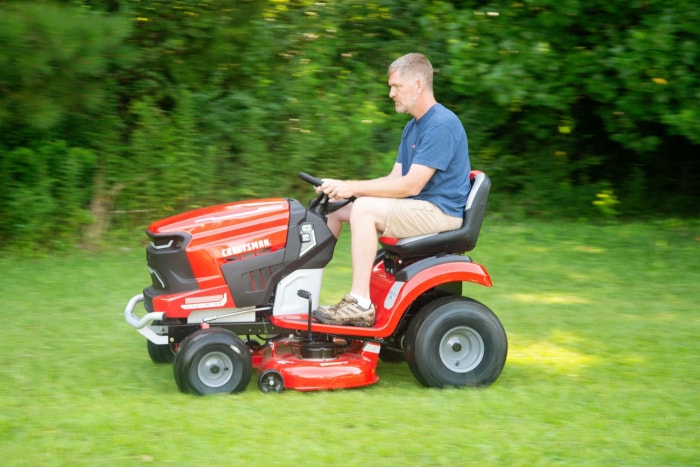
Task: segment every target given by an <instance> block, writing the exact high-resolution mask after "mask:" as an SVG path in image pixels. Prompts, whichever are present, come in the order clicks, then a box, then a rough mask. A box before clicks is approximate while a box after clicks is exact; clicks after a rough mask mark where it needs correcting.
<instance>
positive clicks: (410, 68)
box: [387, 53, 433, 92]
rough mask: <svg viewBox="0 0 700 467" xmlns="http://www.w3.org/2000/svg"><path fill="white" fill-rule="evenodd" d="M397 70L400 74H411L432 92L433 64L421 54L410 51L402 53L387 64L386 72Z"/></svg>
mask: <svg viewBox="0 0 700 467" xmlns="http://www.w3.org/2000/svg"><path fill="white" fill-rule="evenodd" d="M395 71H398V72H399V73H401V76H411V77H414V78H418V79H420V80H421V81H423V84H425V87H426V88H428V89H429V90H430V92H433V66H432V65H431V64H430V60H428V59H427V57H426V56H425V55H423V54H419V53H410V54H406V55H403V56H401V57H399V58H397V59H396V60H394V62H393V63H392V64H391V65H389V69H388V70H387V74H388V75H390V74H392V73H393V72H395Z"/></svg>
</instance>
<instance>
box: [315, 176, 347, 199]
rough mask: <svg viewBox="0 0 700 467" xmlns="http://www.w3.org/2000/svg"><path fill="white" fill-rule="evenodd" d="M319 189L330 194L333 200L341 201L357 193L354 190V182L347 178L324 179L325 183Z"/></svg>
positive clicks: (329, 196)
mask: <svg viewBox="0 0 700 467" xmlns="http://www.w3.org/2000/svg"><path fill="white" fill-rule="evenodd" d="M319 190H320V191H322V192H323V193H325V194H327V195H328V198H329V199H330V200H331V201H340V200H343V199H347V198H350V197H352V196H354V195H355V193H354V191H353V190H352V183H351V182H350V181H347V180H335V179H332V178H325V179H323V185H321V186H320V187H319Z"/></svg>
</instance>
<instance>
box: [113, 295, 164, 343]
mask: <svg viewBox="0 0 700 467" xmlns="http://www.w3.org/2000/svg"><path fill="white" fill-rule="evenodd" d="M141 302H143V294H142V293H141V294H138V295H134V296H133V297H131V300H129V303H127V304H126V308H124V319H125V320H126V322H127V323H129V324H130V325H131V327H133V328H134V329H136V330H137V331H138V332H139V334H141V335H142V336H144V337H145V338H146V339H148V340H149V341H151V342H153V343H154V344H156V345H167V344H168V336H167V335H161V334H156V333H155V332H154V331H153V329H151V328H150V324H151V323H152V322H153V321H159V320H162V319H163V317H164V316H165V313H163V312H162V311H157V312H152V313H146V314H145V315H144V316H142V317H141V318H139V317H138V316H136V313H134V308H136V305H137V304H138V303H141Z"/></svg>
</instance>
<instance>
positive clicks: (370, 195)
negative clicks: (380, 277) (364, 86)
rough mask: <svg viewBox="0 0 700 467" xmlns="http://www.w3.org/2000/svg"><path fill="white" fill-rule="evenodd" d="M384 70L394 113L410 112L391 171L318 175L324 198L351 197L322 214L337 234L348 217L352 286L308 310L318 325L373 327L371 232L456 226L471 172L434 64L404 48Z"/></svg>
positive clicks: (401, 233)
mask: <svg viewBox="0 0 700 467" xmlns="http://www.w3.org/2000/svg"><path fill="white" fill-rule="evenodd" d="M388 75H389V88H390V91H389V97H390V98H391V99H392V100H393V101H394V103H395V106H396V111H397V112H398V113H405V114H410V115H412V116H413V119H411V120H410V121H409V122H408V123H407V124H406V126H405V128H404V131H403V135H402V137H401V143H400V145H399V150H398V156H397V158H396V162H395V164H394V167H393V169H392V171H391V173H389V175H387V176H385V177H380V178H376V179H372V180H334V179H324V182H323V185H321V187H320V188H319V191H322V192H324V193H325V194H327V195H328V196H329V197H330V198H331V199H344V198H349V197H351V196H355V197H357V199H356V200H355V201H354V202H353V203H350V204H348V205H347V206H345V207H343V208H342V209H340V210H338V211H336V212H334V213H332V214H330V215H329V216H328V226H329V227H330V229H331V231H332V232H333V234H334V235H335V236H336V237H337V236H338V235H339V234H340V230H341V227H342V223H343V222H349V223H350V231H351V242H352V247H351V251H352V287H351V289H350V293H348V294H347V295H346V296H345V297H344V298H343V299H342V300H341V301H340V302H339V303H338V304H336V305H333V306H330V307H320V308H319V309H317V310H315V311H314V317H315V318H316V319H317V320H318V321H320V322H322V323H326V324H349V325H356V326H372V325H374V321H375V309H374V305H373V304H372V302H371V299H370V276H371V272H372V265H373V262H374V258H375V256H376V252H377V234H378V233H381V234H382V235H383V236H388V237H398V238H401V237H410V236H414V235H423V234H428V233H434V232H442V231H446V230H454V229H457V228H459V227H460V226H461V225H462V219H463V217H462V216H463V214H464V207H465V204H466V200H467V194H468V193H469V188H470V186H469V172H470V170H471V167H470V163H469V151H468V147H467V135H466V132H465V131H464V127H463V126H462V123H461V122H460V121H459V118H458V117H457V116H456V115H455V114H454V113H452V112H451V111H449V110H448V109H446V108H445V107H443V106H442V105H441V104H439V103H438V102H437V101H436V100H435V97H434V95H433V68H432V65H431V64H430V62H429V61H428V59H427V58H426V57H425V56H423V55H421V54H417V53H410V54H407V55H404V56H402V57H400V58H398V59H397V60H396V61H394V62H393V63H392V64H391V65H390V66H389V70H388Z"/></svg>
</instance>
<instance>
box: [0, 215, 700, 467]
mask: <svg viewBox="0 0 700 467" xmlns="http://www.w3.org/2000/svg"><path fill="white" fill-rule="evenodd" d="M135 235H136V238H135V239H134V244H133V245H132V247H131V248H130V249H119V248H116V247H115V249H114V251H110V252H104V253H100V254H88V253H76V254H72V255H68V254H63V255H60V256H56V257H53V258H41V259H31V260H26V259H21V258H18V257H13V256H11V255H10V256H7V255H6V256H4V257H3V258H2V259H0V268H1V269H0V270H1V271H2V276H0V296H1V297H2V304H3V307H2V311H1V312H0V313H1V316H2V318H3V323H4V330H5V331H4V332H3V334H2V342H1V348H2V353H1V355H2V356H3V358H2V365H1V366H0V378H1V381H2V384H1V385H0V464H2V465H4V466H13V465H71V466H72V465H91V466H92V465H129V464H132V465H141V464H151V465H167V464H176V465H346V466H347V465H358V466H366V465H387V466H395V465H396V466H399V465H449V466H458V465H469V464H473V465H523V466H531V465H576V466H578V465H664V466H666V465H698V462H699V461H698V459H700V448H699V447H698V434H699V433H700V389H699V387H700V377H699V376H698V372H699V371H700V358H699V356H700V343H698V336H700V314H699V313H698V303H700V285H699V284H700V261H699V260H700V254H699V253H700V223H698V222H697V221H694V222H689V221H685V222H680V221H665V222H659V223H655V224H644V223H631V224H621V225H615V226H613V225H609V226H590V225H586V224H578V223H541V222H537V221H529V222H525V223H509V222H506V221H505V220H502V219H497V218H496V216H491V217H489V216H488V215H487V218H486V224H485V226H484V229H483V231H482V237H481V239H480V243H479V245H478V247H477V248H476V250H475V251H474V252H473V253H472V257H473V258H474V260H475V261H478V262H480V263H482V264H484V265H485V266H486V267H487V269H488V270H489V272H490V273H491V276H492V279H493V282H494V287H493V288H490V289H487V288H484V287H481V286H477V285H469V286H467V287H465V292H466V293H467V295H470V296H472V297H474V298H476V299H478V300H481V301H483V302H484V303H485V304H487V305H488V306H490V307H491V308H492V309H493V310H494V311H495V312H496V313H497V314H498V316H499V317H500V318H501V320H502V322H503V324H504V326H505V328H506V331H507V333H508V336H509V340H510V350H509V356H508V361H507V363H506V367H505V369H504V371H503V374H502V375H501V377H500V379H499V380H498V381H497V382H496V383H495V384H494V385H492V386H491V387H489V388H483V389H468V388H466V389H445V390H437V389H427V388H424V387H422V386H419V385H418V383H417V382H416V381H415V379H414V378H413V376H412V375H411V373H410V371H409V369H408V367H407V366H406V364H405V363H401V364H389V363H384V362H380V366H379V370H378V371H379V375H380V377H381V381H380V382H379V383H378V384H376V385H374V386H370V387H367V388H363V389H355V390H346V391H335V392H318V393H299V392H294V391H286V392H284V393H282V394H263V393H261V392H260V391H259V390H258V389H257V386H256V384H255V378H254V379H253V381H252V382H251V385H250V387H249V388H248V390H247V391H246V392H244V393H241V394H237V395H225V396H212V397H196V396H190V395H184V394H181V393H180V392H178V390H177V387H176V385H175V383H174V381H173V376H172V369H171V367H170V366H168V365H161V366H156V365H154V364H152V363H151V362H150V360H149V358H148V355H147V354H146V349H145V341H144V339H143V338H142V337H141V336H140V335H139V334H137V333H136V332H135V331H134V330H133V329H131V328H130V327H129V326H128V325H127V324H126V323H125V322H124V320H123V309H124V305H125V304H126V302H127V300H128V299H129V298H130V297H131V296H132V295H134V294H136V293H138V292H140V290H141V289H142V288H143V287H144V286H145V285H146V284H147V283H148V280H149V277H148V272H147V270H146V267H145V254H144V251H143V248H142V245H143V240H144V239H143V238H142V235H141V233H140V232H137V233H136V234H135ZM346 242H347V241H346V240H345V241H343V242H342V243H341V244H340V245H339V247H338V251H337V255H336V259H335V260H334V262H333V263H332V264H331V266H330V267H329V269H328V271H327V273H326V283H325V284H324V298H325V299H326V300H334V299H337V298H338V297H339V296H340V295H341V294H342V293H344V292H345V289H346V287H347V286H348V285H349V272H350V270H349V266H348V265H349V259H348V255H347V248H348V247H347V243H346Z"/></svg>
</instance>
